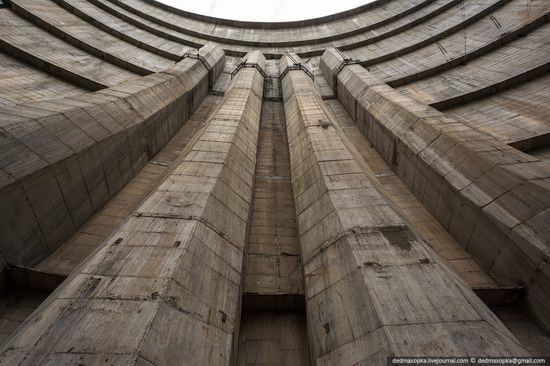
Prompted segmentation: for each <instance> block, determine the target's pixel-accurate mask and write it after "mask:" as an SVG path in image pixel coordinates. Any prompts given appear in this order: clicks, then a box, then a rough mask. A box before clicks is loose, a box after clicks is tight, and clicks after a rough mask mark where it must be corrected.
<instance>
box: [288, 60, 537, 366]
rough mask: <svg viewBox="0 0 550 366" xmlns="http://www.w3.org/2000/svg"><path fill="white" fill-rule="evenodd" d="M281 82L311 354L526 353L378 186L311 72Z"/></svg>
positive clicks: (347, 357) (378, 360)
mask: <svg viewBox="0 0 550 366" xmlns="http://www.w3.org/2000/svg"><path fill="white" fill-rule="evenodd" d="M294 58H295V59H296V58H297V56H295V55H294ZM292 63H293V61H292V60H290V59H289V58H288V57H286V56H285V57H283V59H282V60H281V63H280V67H281V74H283V71H282V70H284V68H285V67H287V66H288V65H292ZM282 86H283V95H284V103H285V115H286V121H287V131H288V141H289V146H290V163H291V173H292V184H293V189H294V196H295V201H296V210H297V217H298V233H299V236H300V245H301V251H302V258H303V261H304V277H305V292H306V305H307V320H308V336H309V339H310V349H311V355H312V358H313V360H314V361H315V362H317V363H318V364H327V365H328V364H330V365H335V364H342V365H350V364H356V363H359V362H368V364H372V365H374V364H377V365H385V364H386V357H387V356H393V355H422V356H426V355H431V356H435V355H440V356H443V355H447V356H448V355H457V356H458V355H464V354H484V355H495V356H496V355H518V354H526V351H525V350H524V349H523V348H522V347H521V346H520V345H519V344H518V343H517V341H516V340H515V339H514V337H513V336H512V335H511V334H510V332H509V331H508V330H507V329H506V327H505V326H504V325H503V324H502V323H501V322H500V321H499V320H497V319H496V317H495V316H494V315H493V314H492V313H491V311H490V310H489V309H488V308H487V307H486V306H485V305H484V304H483V303H482V302H481V301H480V300H479V299H478V298H477V296H476V295H475V294H474V293H473V292H472V291H471V290H470V289H469V288H468V286H466V285H465V284H464V283H463V282H462V281H460V280H459V279H458V277H457V276H456V275H455V274H454V272H453V271H452V270H450V269H449V268H447V267H446V266H445V265H443V264H441V262H440V260H439V259H438V258H437V256H436V255H435V254H434V253H433V252H432V251H431V249H429V247H428V246H427V245H426V244H424V243H422V241H421V240H420V239H419V238H418V237H417V236H416V235H414V234H413V233H412V232H411V231H410V230H409V228H408V227H407V226H406V225H405V224H404V223H403V221H402V219H401V218H400V217H398V216H397V215H396V213H395V212H394V211H393V210H392V209H391V208H390V206H389V205H388V204H387V203H386V202H385V201H384V199H383V198H382V197H381V195H380V194H379V193H378V192H377V191H376V189H375V188H373V185H372V183H371V182H370V181H369V179H368V177H367V175H366V174H365V172H364V171H363V170H362V168H361V164H359V162H358V159H360V156H354V154H352V152H350V150H348V148H347V147H346V146H345V144H344V143H343V140H342V138H341V135H340V134H341V132H339V129H338V128H337V125H336V124H335V122H334V121H333V120H331V118H330V115H329V113H327V111H325V109H324V106H323V102H322V100H321V96H320V95H319V94H318V93H317V91H316V90H315V89H314V87H313V84H312V82H311V80H310V78H309V77H308V76H307V75H306V74H304V73H303V72H302V71H299V70H294V71H290V72H288V73H287V74H286V76H285V78H284V79H283V81H282Z"/></svg>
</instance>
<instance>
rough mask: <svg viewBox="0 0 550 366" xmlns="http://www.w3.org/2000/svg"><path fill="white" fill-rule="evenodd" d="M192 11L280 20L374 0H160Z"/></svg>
mask: <svg viewBox="0 0 550 366" xmlns="http://www.w3.org/2000/svg"><path fill="white" fill-rule="evenodd" d="M159 1H160V2H162V3H165V4H168V5H171V6H173V7H176V8H180V9H183V10H186V11H190V12H193V13H198V14H204V15H210V16H213V17H217V18H226V19H237V20H255V21H264V22H282V21H289V20H302V19H310V18H317V17H320V16H323V15H329V14H334V13H338V12H341V11H344V10H348V9H352V8H356V7H358V6H361V5H363V4H366V3H370V2H372V1H373V0H330V1H328V0H269V1H262V0H159Z"/></svg>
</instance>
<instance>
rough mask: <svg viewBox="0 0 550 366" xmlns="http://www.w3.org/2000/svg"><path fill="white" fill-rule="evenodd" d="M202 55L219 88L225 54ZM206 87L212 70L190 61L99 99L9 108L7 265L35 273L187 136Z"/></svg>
mask: <svg viewBox="0 0 550 366" xmlns="http://www.w3.org/2000/svg"><path fill="white" fill-rule="evenodd" d="M199 54H200V55H201V56H202V57H204V58H205V59H206V60H208V63H209V65H212V66H211V68H212V70H211V75H210V77H211V78H213V79H214V80H216V79H217V78H218V77H219V75H220V73H221V70H222V68H223V64H224V54H223V52H222V51H221V49H220V48H219V47H212V46H206V47H204V48H202V49H201V50H200V51H199ZM208 84H209V70H208V69H207V67H206V66H205V64H203V62H201V61H200V60H198V59H193V58H186V59H184V60H183V61H182V62H180V63H178V64H177V65H176V66H174V67H172V68H170V69H168V70H166V71H164V73H163V74H154V75H151V76H147V77H144V78H142V79H137V80H131V81H127V82H124V83H121V84H118V85H117V86H116V87H112V88H108V89H104V90H102V91H99V92H96V93H93V94H82V95H80V96H74V97H67V98H62V99H56V100H55V102H47V101H44V102H36V103H32V104H27V105H25V106H13V107H9V108H8V107H6V108H3V109H2V117H1V118H2V126H1V127H0V128H1V131H2V142H1V144H2V146H4V147H5V148H4V150H3V154H2V156H1V158H0V161H1V163H0V164H1V169H2V174H3V176H4V179H3V180H2V186H1V187H0V207H1V208H0V210H1V211H2V216H1V220H0V231H1V232H2V233H3V235H1V238H0V253H1V254H2V256H3V257H4V258H5V259H6V260H7V261H8V262H9V263H10V264H12V265H22V266H33V265H35V264H37V263H38V262H39V261H40V260H42V259H44V258H45V257H46V256H47V255H49V254H50V253H52V252H53V251H54V250H55V249H56V248H57V247H58V246H59V245H61V244H62V243H63V242H64V241H65V240H67V239H68V238H69V237H70V235H72V233H73V232H74V231H75V230H76V229H77V228H78V227H80V226H81V225H82V224H83V223H84V222H85V221H86V220H87V219H88V218H89V217H90V216H91V215H92V214H93V213H94V212H96V211H97V210H99V209H100V208H101V207H102V206H103V205H104V204H105V203H106V202H107V201H108V200H109V199H110V198H111V197H113V196H114V195H115V194H116V193H117V192H118V191H119V190H120V189H121V188H122V187H123V186H124V185H125V184H126V183H127V182H128V181H129V180H130V179H131V178H132V177H133V176H134V175H135V174H137V172H139V171H140V170H141V168H142V167H143V166H144V165H145V163H146V162H147V161H148V160H149V159H150V158H151V157H152V156H153V155H155V154H156V153H157V152H158V151H159V150H160V148H161V147H162V146H164V145H165V144H166V142H167V141H168V140H169V139H170V138H171V137H172V136H173V135H174V134H175V133H176V132H177V131H178V130H179V128H180V127H181V125H182V124H183V123H184V122H185V121H186V120H187V118H188V117H189V116H190V114H191V113H192V112H193V111H194V110H195V109H196V108H197V107H198V106H199V104H200V103H201V102H202V100H203V98H204V97H205V96H206V93H207V92H208ZM14 218H17V220H14Z"/></svg>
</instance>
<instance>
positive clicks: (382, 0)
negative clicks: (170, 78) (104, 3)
mask: <svg viewBox="0 0 550 366" xmlns="http://www.w3.org/2000/svg"><path fill="white" fill-rule="evenodd" d="M142 1H144V2H146V3H149V4H151V5H154V6H157V7H159V8H161V9H164V10H168V11H170V12H173V13H174V14H178V15H181V16H184V17H188V18H191V19H195V20H200V21H203V22H207V23H214V24H220V25H227V26H234V27H243V28H260V29H284V28H299V27H303V26H307V25H316V24H323V23H326V22H330V21H335V20H341V19H345V18H349V17H352V16H355V15H357V14H361V13H363V12H365V11H367V10H370V9H373V8H376V7H379V6H383V5H384V4H386V3H388V2H390V1H392V0H374V1H373V2H370V3H368V4H365V5H361V6H358V7H356V8H352V9H349V10H344V11H342V12H339V13H335V14H331V15H325V16H322V17H318V18H311V19H304V20H294V21H288V22H253V21H245V20H233V19H224V18H216V17H211V16H207V15H202V14H197V13H192V12H189V11H186V10H182V9H177V8H174V7H173V6H170V5H166V4H163V3H161V2H159V1H157V0H142Z"/></svg>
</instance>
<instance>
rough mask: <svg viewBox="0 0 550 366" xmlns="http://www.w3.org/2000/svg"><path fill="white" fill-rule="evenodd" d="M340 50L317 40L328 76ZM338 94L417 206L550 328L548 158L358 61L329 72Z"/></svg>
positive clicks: (549, 169)
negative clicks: (519, 291) (418, 97)
mask: <svg viewBox="0 0 550 366" xmlns="http://www.w3.org/2000/svg"><path fill="white" fill-rule="evenodd" d="M338 59H339V60H340V62H342V61H343V58H342V56H341V55H340V54H339V53H338V52H336V51H335V50H333V49H332V50H327V51H326V53H325V55H324V56H323V58H322V60H321V64H322V70H323V72H324V74H325V77H326V78H327V79H328V80H332V79H331V78H332V75H333V72H334V71H335V70H336V69H335V67H336V66H337V65H338V62H337V60H338ZM337 82H338V99H339V100H340V101H341V103H342V104H343V105H344V107H345V108H346V110H347V111H348V113H349V114H350V115H351V117H352V118H353V119H354V120H355V122H356V123H357V125H358V127H359V128H360V129H361V131H362V132H363V133H364V134H365V136H366V137H367V138H368V140H369V141H370V142H371V144H373V145H374V146H375V147H376V149H377V150H378V151H379V152H380V154H381V155H382V157H383V158H384V159H385V160H386V162H387V163H388V164H389V165H390V166H391V167H392V169H393V170H394V171H395V172H396V173H397V174H398V175H399V177H400V178H401V180H402V181H403V182H404V183H405V184H406V185H407V186H408V187H409V189H410V190H411V191H412V192H413V193H414V194H415V196H416V197H417V198H418V199H419V201H420V202H422V204H423V205H424V206H425V207H426V209H427V210H428V211H429V212H430V213H431V214H432V215H433V216H434V217H435V218H437V220H438V221H439V222H440V223H441V224H442V225H443V227H444V228H445V229H447V230H448V232H449V233H450V234H451V235H452V236H453V237H454V238H455V239H456V240H457V241H458V242H459V243H460V244H461V245H462V246H463V247H464V248H465V249H466V250H467V251H468V252H469V253H470V254H471V255H472V256H473V257H474V258H475V259H476V260H477V261H478V263H479V264H480V265H481V266H482V267H483V268H484V269H485V270H486V271H487V272H488V273H490V275H491V276H492V277H493V278H494V279H495V280H496V281H497V282H498V283H499V284H500V285H502V286H522V287H525V288H526V291H527V295H526V296H527V299H528V306H529V307H530V309H531V310H532V311H533V312H534V314H536V317H538V318H539V320H540V322H539V324H540V325H541V326H542V327H545V328H546V329H547V330H548V329H550V316H549V314H550V305H549V304H550V291H548V283H549V282H548V279H549V277H548V276H549V275H550V267H549V266H547V262H548V257H549V253H550V246H549V244H548V243H550V232H549V231H548V225H547V223H548V222H550V166H549V165H548V164H547V163H544V162H541V161H539V160H537V159H536V158H533V157H531V156H529V155H526V154H524V153H522V152H520V151H517V150H515V149H513V148H511V147H510V146H508V145H506V144H504V143H501V142H499V141H498V140H495V139H494V138H492V137H490V136H488V135H484V134H482V133H480V132H477V131H475V130H473V129H472V128H470V127H468V126H466V125H464V124H462V123H460V122H457V121H456V120H454V119H452V118H449V117H447V116H446V115H445V114H443V113H441V112H439V111H437V110H435V109H433V108H431V107H429V106H426V105H424V104H421V103H419V102H417V101H415V100H413V99H411V98H409V97H406V96H404V95H402V94H400V93H399V92H397V91H395V90H393V89H392V88H390V87H389V86H387V85H386V84H384V83H382V82H381V81H380V80H378V79H377V78H375V77H374V76H373V75H372V74H370V73H369V72H367V71H366V70H365V69H364V68H362V67H360V66H358V65H349V66H346V67H345V69H344V70H343V71H342V72H340V74H339V75H338V78H337Z"/></svg>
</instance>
